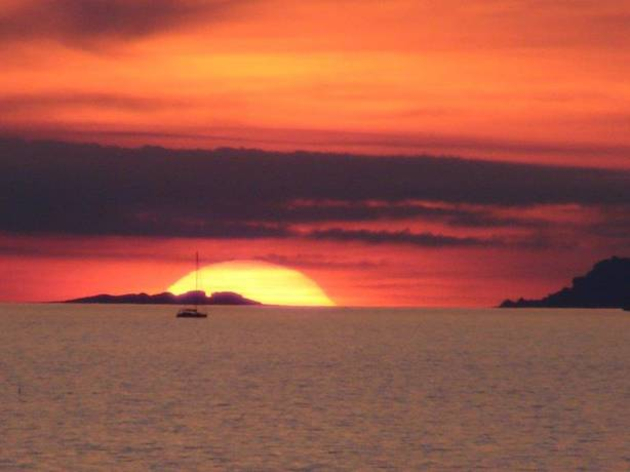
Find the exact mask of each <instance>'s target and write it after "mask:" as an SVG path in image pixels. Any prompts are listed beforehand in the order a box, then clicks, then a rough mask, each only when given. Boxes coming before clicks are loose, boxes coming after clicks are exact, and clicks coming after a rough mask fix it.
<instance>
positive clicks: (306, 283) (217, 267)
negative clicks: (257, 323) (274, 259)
mask: <svg viewBox="0 0 630 472" xmlns="http://www.w3.org/2000/svg"><path fill="white" fill-rule="evenodd" d="M191 290H195V272H194V271H192V272H191V273H189V274H188V275H186V276H185V277H183V278H181V279H180V280H178V281H177V282H175V283H174V284H173V285H171V286H170V287H169V288H168V291H169V292H171V293H175V294H177V295H179V294H182V293H185V292H188V291H191ZM199 290H203V291H205V292H206V293H207V294H210V293H214V292H236V293H239V294H240V295H242V296H244V297H245V298H249V299H252V300H256V301H259V302H261V303H264V304H266V305H291V306H334V305H335V303H334V302H333V301H332V300H331V299H330V298H329V297H328V296H327V295H326V293H324V291H323V290H322V289H321V288H320V287H319V285H317V283H316V282H315V281H314V280H312V279H310V278H308V277H307V276H305V275H304V274H302V273H301V272H298V271H296V270H293V269H288V268H286V267H282V266H279V265H276V264H270V263H268V262H259V261H230V262H222V263H218V264H212V265H209V266H206V267H202V268H200V269H199Z"/></svg>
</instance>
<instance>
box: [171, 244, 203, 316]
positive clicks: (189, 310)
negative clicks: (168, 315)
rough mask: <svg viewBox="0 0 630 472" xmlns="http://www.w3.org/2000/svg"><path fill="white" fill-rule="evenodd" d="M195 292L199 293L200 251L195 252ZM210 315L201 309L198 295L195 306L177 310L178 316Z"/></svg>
mask: <svg viewBox="0 0 630 472" xmlns="http://www.w3.org/2000/svg"><path fill="white" fill-rule="evenodd" d="M195 294H196V295H198V294H199V253H198V252H197V253H195ZM207 317H208V315H207V314H205V313H203V312H201V311H199V309H198V303H197V297H196V296H195V307H194V308H182V309H181V310H179V311H178V312H177V318H207Z"/></svg>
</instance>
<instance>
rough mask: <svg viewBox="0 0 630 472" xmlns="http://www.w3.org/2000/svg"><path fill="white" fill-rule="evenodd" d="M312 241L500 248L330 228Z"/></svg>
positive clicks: (481, 242) (437, 236)
mask: <svg viewBox="0 0 630 472" xmlns="http://www.w3.org/2000/svg"><path fill="white" fill-rule="evenodd" d="M309 238H312V239H326V240H332V241H345V242H350V241H355V242H364V243H370V244H384V243H389V244H392V243H395V244H401V243H402V244H411V245H413V246H420V247H430V248H439V247H489V246H502V245H503V242H502V241H500V240H498V239H492V240H491V239H480V238H471V237H466V238H459V237H456V236H446V235H442V234H433V233H412V232H411V231H408V230H405V231H369V230H344V229H340V228H332V229H327V230H321V231H313V232H312V233H310V234H309Z"/></svg>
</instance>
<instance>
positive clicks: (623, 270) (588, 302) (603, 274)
mask: <svg viewBox="0 0 630 472" xmlns="http://www.w3.org/2000/svg"><path fill="white" fill-rule="evenodd" d="M500 308H624V309H626V310H628V309H630V259H629V258H623V257H611V258H610V259H605V260H602V261H600V262H598V263H597V264H595V266H594V267H593V268H592V269H591V271H590V272H589V273H588V274H586V275H584V276H581V277H576V278H574V279H573V284H572V285H571V287H565V288H563V289H562V290H560V291H558V292H555V293H552V294H550V295H548V296H546V297H544V298H542V299H540V300H525V299H523V298H520V299H519V300H517V301H512V300H505V301H504V302H503V303H501V305H500Z"/></svg>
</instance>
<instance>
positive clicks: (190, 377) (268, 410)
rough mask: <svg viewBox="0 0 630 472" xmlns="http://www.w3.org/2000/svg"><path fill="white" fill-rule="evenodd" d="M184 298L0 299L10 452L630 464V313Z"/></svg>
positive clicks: (25, 466)
mask: <svg viewBox="0 0 630 472" xmlns="http://www.w3.org/2000/svg"><path fill="white" fill-rule="evenodd" d="M176 310H177V307H172V306H170V307H169V306H131V305H61V304H58V305H53V304H51V305H47V304H32V305H18V304H5V305H0V470H1V471H3V472H5V471H22V470H36V471H64V472H65V471H215V470H216V471H372V470H375V471H376V470H391V471H399V470H400V471H482V470H483V471H563V472H564V471H615V472H617V471H629V470H630V313H627V312H623V311H621V310H528V309H520V310H505V309H504V310H499V309H388V308H378V309H373V308H361V309H355V308H325V309H324V308H321V309H316V308H275V307H256V308H253V307H209V308H207V312H208V318H207V319H176V318H175V313H176Z"/></svg>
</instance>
